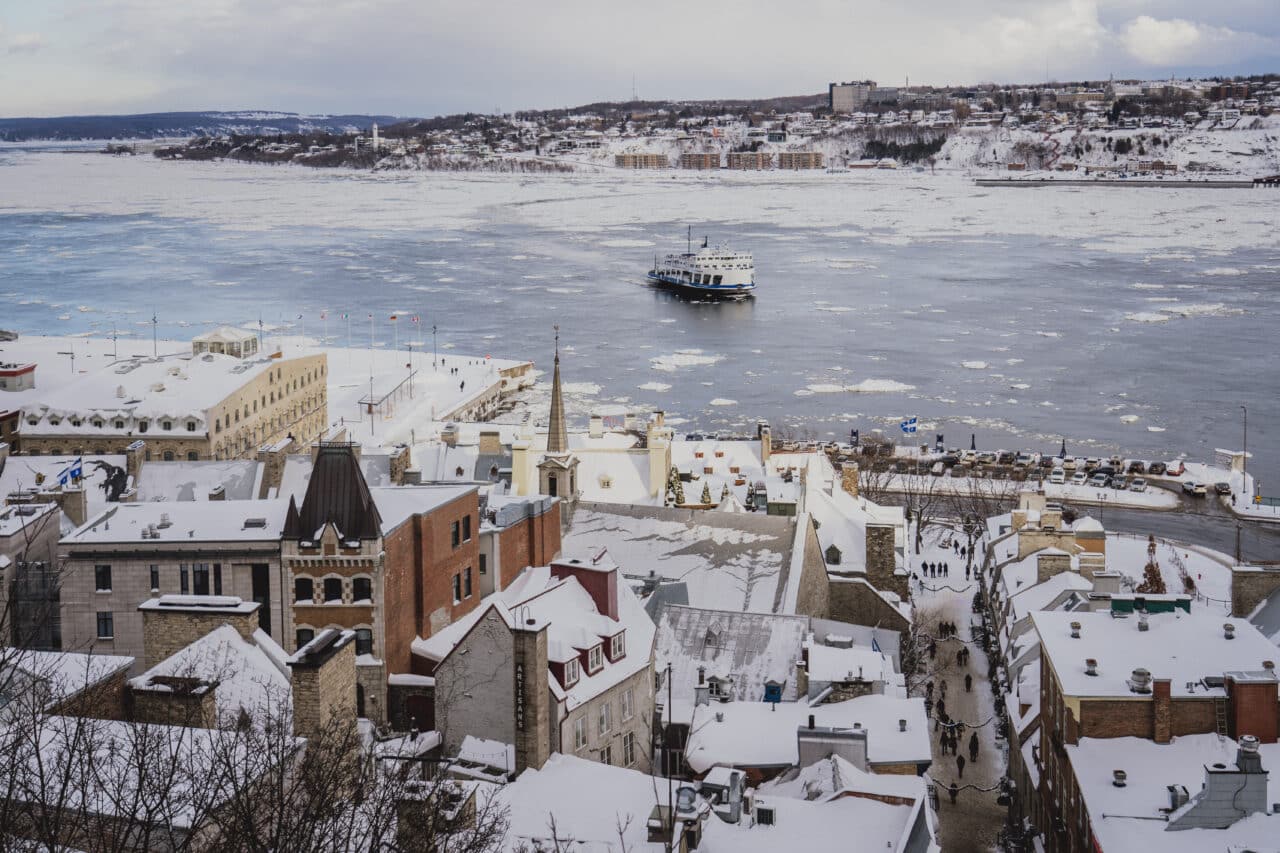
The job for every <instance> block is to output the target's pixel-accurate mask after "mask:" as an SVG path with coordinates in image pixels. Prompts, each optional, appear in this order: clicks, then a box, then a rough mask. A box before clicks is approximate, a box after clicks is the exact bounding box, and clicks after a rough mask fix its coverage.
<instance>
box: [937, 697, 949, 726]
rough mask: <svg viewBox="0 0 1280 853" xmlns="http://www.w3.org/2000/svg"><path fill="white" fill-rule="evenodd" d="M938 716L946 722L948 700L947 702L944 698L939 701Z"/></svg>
mask: <svg viewBox="0 0 1280 853" xmlns="http://www.w3.org/2000/svg"><path fill="white" fill-rule="evenodd" d="M944 693H945V691H944ZM938 716H939V717H942V718H943V719H944V720H945V719H946V718H947V700H946V698H942V699H939V700H938Z"/></svg>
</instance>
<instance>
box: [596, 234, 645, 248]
mask: <svg viewBox="0 0 1280 853" xmlns="http://www.w3.org/2000/svg"><path fill="white" fill-rule="evenodd" d="M599 245H601V246H603V247H605V248H607V249H644V248H647V247H648V246H652V245H653V241H652V240H635V239H631V238H627V237H616V238H614V239H611V240H601V241H600V243H599Z"/></svg>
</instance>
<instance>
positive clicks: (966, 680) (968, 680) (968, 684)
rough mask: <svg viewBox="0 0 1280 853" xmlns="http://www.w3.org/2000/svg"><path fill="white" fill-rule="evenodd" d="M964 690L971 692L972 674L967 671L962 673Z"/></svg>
mask: <svg viewBox="0 0 1280 853" xmlns="http://www.w3.org/2000/svg"><path fill="white" fill-rule="evenodd" d="M964 692H965V693H972V692H973V676H972V675H970V674H969V673H967V672H966V673H965V674H964Z"/></svg>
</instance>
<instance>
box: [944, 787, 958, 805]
mask: <svg viewBox="0 0 1280 853" xmlns="http://www.w3.org/2000/svg"><path fill="white" fill-rule="evenodd" d="M959 793H960V789H959V788H958V787H956V783H955V782H952V783H951V787H950V788H948V789H947V794H948V795H949V796H950V797H951V805H953V806H954V805H955V804H956V794H959Z"/></svg>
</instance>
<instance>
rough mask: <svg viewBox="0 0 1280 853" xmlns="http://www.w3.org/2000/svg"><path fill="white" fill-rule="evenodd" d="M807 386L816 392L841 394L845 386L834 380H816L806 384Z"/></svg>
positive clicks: (807, 388)
mask: <svg viewBox="0 0 1280 853" xmlns="http://www.w3.org/2000/svg"><path fill="white" fill-rule="evenodd" d="M805 388H806V390H808V391H811V392H812V393H814V394H839V393H841V392H843V391H844V388H845V386H843V385H837V384H835V383H833V382H816V383H814V384H813V385H807V386H805Z"/></svg>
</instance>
